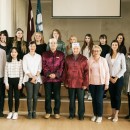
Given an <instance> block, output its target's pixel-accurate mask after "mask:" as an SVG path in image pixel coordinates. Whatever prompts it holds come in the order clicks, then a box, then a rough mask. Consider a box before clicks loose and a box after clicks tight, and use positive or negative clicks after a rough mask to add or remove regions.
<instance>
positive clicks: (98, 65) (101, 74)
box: [89, 45, 110, 123]
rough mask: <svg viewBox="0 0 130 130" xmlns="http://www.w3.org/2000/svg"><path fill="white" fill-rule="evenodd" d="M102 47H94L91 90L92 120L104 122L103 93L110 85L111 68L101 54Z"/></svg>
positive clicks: (91, 61)
mask: <svg viewBox="0 0 130 130" xmlns="http://www.w3.org/2000/svg"><path fill="white" fill-rule="evenodd" d="M101 52H102V49H101V47H100V46H98V45H94V46H93V48H92V57H91V58H90V59H89V90H90V92H91V96H92V105H93V113H94V116H93V117H92V118H91V121H96V122H97V123H101V122H102V115H103V93H104V90H107V89H108V85H109V77H110V76H109V68H108V64H107V61H106V59H105V58H103V57H101V56H100V54H101Z"/></svg>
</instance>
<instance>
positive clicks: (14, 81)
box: [4, 47, 23, 120]
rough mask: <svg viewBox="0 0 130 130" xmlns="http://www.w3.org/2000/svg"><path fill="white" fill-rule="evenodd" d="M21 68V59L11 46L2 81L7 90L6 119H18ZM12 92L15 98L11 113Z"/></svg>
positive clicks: (15, 49) (21, 78) (21, 77)
mask: <svg viewBox="0 0 130 130" xmlns="http://www.w3.org/2000/svg"><path fill="white" fill-rule="evenodd" d="M22 81H23V69H22V60H20V59H19V55H18V50H17V48H16V47H13V48H12V49H11V50H10V55H9V58H8V60H7V62H6V65H5V76H4V82H5V86H6V89H7V90H8V105H9V114H8V116H7V119H11V118H12V119H14V120H16V119H18V108H19V92H20V89H21V88H22ZM13 93H14V98H15V112H14V113H13V112H12V110H13Z"/></svg>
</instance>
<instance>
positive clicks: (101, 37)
mask: <svg viewBox="0 0 130 130" xmlns="http://www.w3.org/2000/svg"><path fill="white" fill-rule="evenodd" d="M100 39H106V44H107V35H105V34H101V35H100V36H99V40H100ZM99 45H101V43H99Z"/></svg>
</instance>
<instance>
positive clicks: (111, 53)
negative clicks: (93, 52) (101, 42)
mask: <svg viewBox="0 0 130 130" xmlns="http://www.w3.org/2000/svg"><path fill="white" fill-rule="evenodd" d="M113 42H116V43H118V48H117V52H119V42H118V41H117V40H113V41H112V42H111V46H112V43H113ZM112 55H113V50H112V47H111V48H110V56H112Z"/></svg>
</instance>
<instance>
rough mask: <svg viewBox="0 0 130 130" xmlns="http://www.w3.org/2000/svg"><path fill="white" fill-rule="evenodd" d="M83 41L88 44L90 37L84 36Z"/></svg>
mask: <svg viewBox="0 0 130 130" xmlns="http://www.w3.org/2000/svg"><path fill="white" fill-rule="evenodd" d="M85 42H86V43H88V44H89V43H90V37H89V36H86V37H85Z"/></svg>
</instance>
